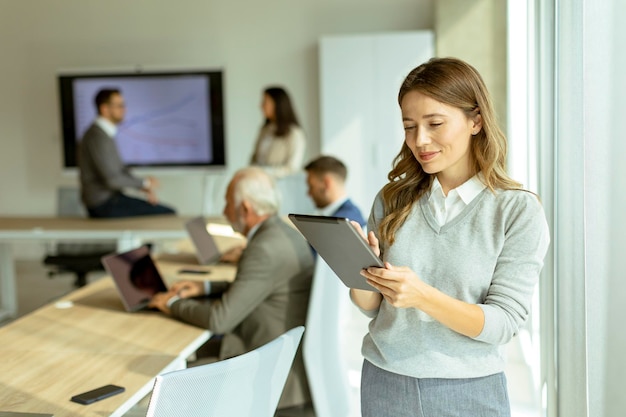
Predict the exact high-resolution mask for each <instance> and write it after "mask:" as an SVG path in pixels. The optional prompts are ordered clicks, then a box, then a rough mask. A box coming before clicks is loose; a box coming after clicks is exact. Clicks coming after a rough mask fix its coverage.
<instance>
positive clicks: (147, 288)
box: [102, 246, 167, 311]
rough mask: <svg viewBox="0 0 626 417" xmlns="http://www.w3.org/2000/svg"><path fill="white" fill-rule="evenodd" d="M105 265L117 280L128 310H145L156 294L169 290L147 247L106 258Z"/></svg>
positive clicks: (103, 260) (103, 262) (104, 258)
mask: <svg viewBox="0 0 626 417" xmlns="http://www.w3.org/2000/svg"><path fill="white" fill-rule="evenodd" d="M102 264H103V265H104V267H105V268H106V270H107V271H108V272H109V274H111V276H112V278H113V281H115V286H116V287H117V290H118V292H119V294H120V298H121V299H122V302H123V303H124V307H125V308H126V310H127V311H136V310H139V309H142V308H144V307H145V306H146V305H147V304H148V302H149V301H150V299H151V298H152V296H153V295H154V294H156V293H157V292H162V291H167V287H166V286H165V283H164V282H163V279H162V278H161V274H159V271H158V269H157V268H156V265H155V264H154V262H153V260H152V257H151V256H150V250H149V249H148V247H147V246H141V247H139V248H137V249H133V250H130V251H128V252H123V253H117V254H112V255H107V256H104V257H103V258H102Z"/></svg>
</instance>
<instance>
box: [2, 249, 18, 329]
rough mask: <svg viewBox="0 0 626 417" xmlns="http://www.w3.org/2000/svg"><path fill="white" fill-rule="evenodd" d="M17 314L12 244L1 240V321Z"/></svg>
mask: <svg viewBox="0 0 626 417" xmlns="http://www.w3.org/2000/svg"><path fill="white" fill-rule="evenodd" d="M16 315H17V291H16V288H15V264H14V262H13V257H12V256H11V244H10V243H7V242H0V321H2V320H4V319H7V318H13V317H15V316H16Z"/></svg>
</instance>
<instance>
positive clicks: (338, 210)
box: [304, 156, 367, 227]
mask: <svg viewBox="0 0 626 417" xmlns="http://www.w3.org/2000/svg"><path fill="white" fill-rule="evenodd" d="M304 170H305V171H306V174H307V176H306V182H307V185H308V187H309V197H311V200H313V203H314V204H315V207H317V209H318V214H320V215H322V216H333V217H345V218H348V219H350V220H354V221H355V222H358V223H359V224H360V225H361V227H363V226H365V225H366V223H367V222H366V221H365V219H364V218H363V215H362V214H361V210H359V208H358V207H357V206H356V205H355V204H354V203H353V202H352V201H351V200H350V199H349V198H348V194H347V192H346V187H345V183H346V178H347V177H348V169H347V168H346V166H345V165H344V163H343V162H341V161H340V160H339V159H337V158H334V157H332V156H320V157H318V158H316V159H314V160H312V161H311V162H309V163H308V164H306V166H305V167H304Z"/></svg>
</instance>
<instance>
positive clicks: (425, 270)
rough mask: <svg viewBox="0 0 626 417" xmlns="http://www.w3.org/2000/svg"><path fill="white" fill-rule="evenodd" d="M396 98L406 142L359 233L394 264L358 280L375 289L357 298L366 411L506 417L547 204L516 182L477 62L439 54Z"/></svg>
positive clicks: (544, 243) (543, 245)
mask: <svg viewBox="0 0 626 417" xmlns="http://www.w3.org/2000/svg"><path fill="white" fill-rule="evenodd" d="M398 102H399V104H400V108H401V111H402V121H403V124H404V130H405V141H404V144H403V145H402V149H401V150H400V153H399V154H398V156H397V157H396V158H395V161H394V166H393V168H392V170H391V171H390V172H389V175H388V179H389V182H388V183H387V184H386V185H385V186H384V187H383V189H382V190H381V191H380V192H379V194H378V195H377V197H376V199H375V201H374V204H373V207H372V211H371V213H370V218H369V222H368V230H369V234H368V236H365V235H363V237H364V238H366V239H367V241H368V243H369V245H370V246H371V247H372V249H373V250H374V251H375V252H376V253H377V254H379V256H380V257H381V259H382V260H383V262H384V267H380V268H378V267H370V268H367V269H365V270H363V271H362V272H361V274H362V275H363V276H364V277H365V278H366V279H367V282H368V283H370V284H371V285H372V286H373V287H374V288H375V289H376V290H378V292H373V291H363V290H355V289H352V290H351V292H350V295H351V298H352V300H353V302H354V303H355V304H356V305H357V306H358V307H359V308H360V309H361V310H362V311H363V312H364V313H365V314H367V315H369V316H370V317H372V321H371V322H370V324H369V332H368V334H367V335H366V336H365V337H364V339H363V347H362V353H363V356H364V358H365V360H364V363H363V373H362V381H361V394H362V395H361V404H362V406H361V409H362V414H363V416H381V415H388V416H395V417H402V416H424V417H435V416H437V417H438V416H447V417H455V416H457V417H467V416H481V417H504V416H507V417H508V416H510V405H509V399H508V393H507V387H506V379H505V376H504V373H503V371H504V362H505V353H504V347H505V346H504V345H505V344H506V343H507V342H508V341H509V340H510V339H511V338H512V337H513V336H515V335H516V334H517V333H518V332H519V330H520V328H521V327H522V326H523V324H524V322H525V321H526V319H527V318H528V313H529V311H530V305H531V299H532V294H533V291H534V288H535V285H536V283H537V280H538V277H539V273H540V271H541V268H542V266H543V258H544V256H545V254H546V251H547V248H548V245H549V231H548V227H547V223H546V220H545V215H544V212H543V208H542V206H541V203H540V202H539V199H538V198H537V196H536V195H535V194H533V193H531V192H528V191H525V190H523V189H522V186H521V184H519V183H517V182H515V181H514V180H512V179H511V178H509V176H508V175H507V173H506V168H505V162H506V138H505V136H504V134H503V133H502V131H501V130H500V128H499V127H498V125H497V123H496V120H495V119H496V118H495V113H494V110H493V106H492V103H491V99H490V97H489V94H488V92H487V89H486V87H485V85H484V83H483V80H482V78H481V77H480V75H479V74H478V72H477V71H476V70H475V69H474V68H473V67H472V66H470V65H469V64H467V63H465V62H463V61H460V60H458V59H454V58H433V59H431V60H430V61H428V62H427V63H425V64H422V65H420V66H418V67H417V68H415V69H414V70H412V71H411V72H410V73H409V75H408V76H407V77H406V79H405V80H404V82H403V84H402V86H401V87H400V92H399V96H398ZM355 227H358V226H357V225H356V224H355Z"/></svg>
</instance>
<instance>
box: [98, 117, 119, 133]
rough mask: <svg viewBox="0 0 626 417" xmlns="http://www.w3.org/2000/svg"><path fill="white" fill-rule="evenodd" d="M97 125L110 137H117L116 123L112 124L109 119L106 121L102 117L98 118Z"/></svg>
mask: <svg viewBox="0 0 626 417" xmlns="http://www.w3.org/2000/svg"><path fill="white" fill-rule="evenodd" d="M95 123H96V124H97V125H98V126H100V128H101V129H102V130H104V133H106V134H107V135H109V136H110V137H111V138H114V137H115V135H117V126H116V125H115V123H113V122H111V121H110V120H109V119H105V118H104V117H102V116H98V118H97V119H96V122H95Z"/></svg>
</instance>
